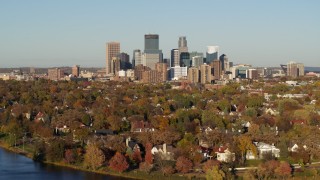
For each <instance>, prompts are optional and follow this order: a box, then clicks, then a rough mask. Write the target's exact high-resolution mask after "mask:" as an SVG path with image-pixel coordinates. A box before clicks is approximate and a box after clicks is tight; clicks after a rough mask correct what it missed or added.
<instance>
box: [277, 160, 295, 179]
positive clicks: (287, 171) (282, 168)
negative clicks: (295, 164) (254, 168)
mask: <svg viewBox="0 0 320 180" xmlns="http://www.w3.org/2000/svg"><path fill="white" fill-rule="evenodd" d="M291 171H292V169H291V167H290V164H289V163H287V162H285V161H281V162H280V165H279V167H277V168H276V169H275V174H276V175H277V176H278V177H279V178H282V179H288V178H289V177H290V175H291Z"/></svg>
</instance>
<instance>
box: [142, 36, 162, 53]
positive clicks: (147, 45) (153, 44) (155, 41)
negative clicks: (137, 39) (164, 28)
mask: <svg viewBox="0 0 320 180" xmlns="http://www.w3.org/2000/svg"><path fill="white" fill-rule="evenodd" d="M144 52H145V53H159V35H158V34H146V35H144Z"/></svg>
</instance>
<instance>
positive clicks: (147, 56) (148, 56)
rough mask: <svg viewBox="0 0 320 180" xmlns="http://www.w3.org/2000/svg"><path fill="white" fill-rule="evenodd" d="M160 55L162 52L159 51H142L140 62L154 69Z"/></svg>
mask: <svg viewBox="0 0 320 180" xmlns="http://www.w3.org/2000/svg"><path fill="white" fill-rule="evenodd" d="M161 55H162V54H159V53H142V54H141V60H142V64H143V65H144V66H147V67H149V68H150V69H152V70H154V69H155V65H156V63H158V62H160V59H162V58H161Z"/></svg>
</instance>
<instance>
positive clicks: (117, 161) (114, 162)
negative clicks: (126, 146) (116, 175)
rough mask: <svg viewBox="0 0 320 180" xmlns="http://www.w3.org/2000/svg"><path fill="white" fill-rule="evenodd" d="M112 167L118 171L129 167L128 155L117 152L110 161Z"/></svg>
mask: <svg viewBox="0 0 320 180" xmlns="http://www.w3.org/2000/svg"><path fill="white" fill-rule="evenodd" d="M109 167H110V169H112V170H114V171H118V172H120V173H121V172H123V171H125V170H127V169H128V168H129V164H128V162H127V160H126V157H124V155H122V154H121V153H119V152H117V153H116V154H115V155H114V156H113V157H112V158H111V159H110V161H109Z"/></svg>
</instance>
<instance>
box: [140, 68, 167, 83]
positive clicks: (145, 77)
mask: <svg viewBox="0 0 320 180" xmlns="http://www.w3.org/2000/svg"><path fill="white" fill-rule="evenodd" d="M141 81H142V82H144V83H161V82H162V73H160V72H158V71H156V70H149V71H143V72H142V79H141Z"/></svg>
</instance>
